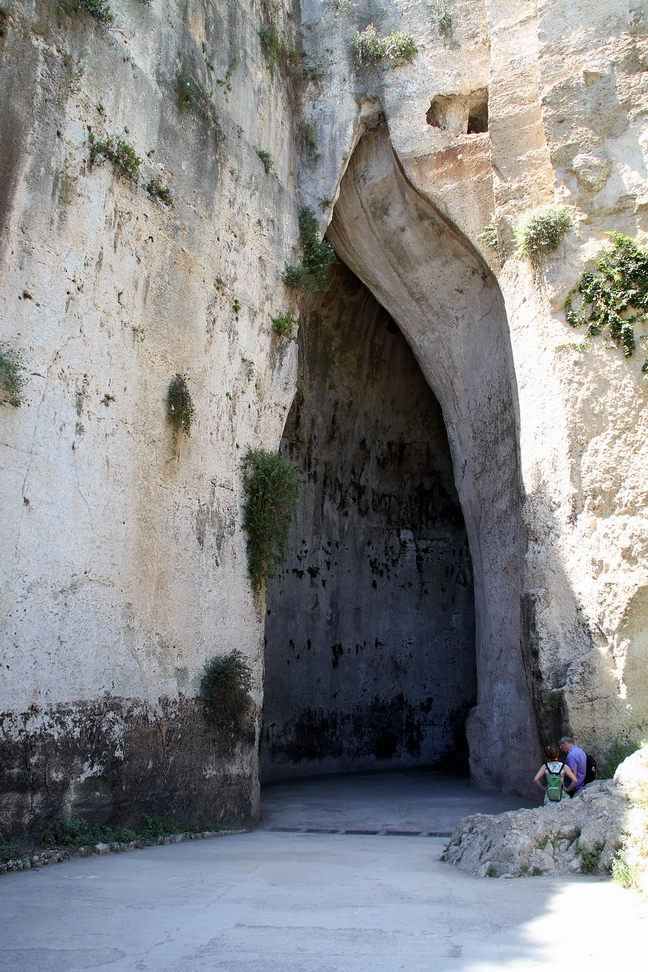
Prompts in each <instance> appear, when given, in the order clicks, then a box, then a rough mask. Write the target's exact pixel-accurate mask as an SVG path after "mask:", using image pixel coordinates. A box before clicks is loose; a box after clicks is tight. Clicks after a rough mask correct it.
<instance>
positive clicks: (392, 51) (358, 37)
mask: <svg viewBox="0 0 648 972" xmlns="http://www.w3.org/2000/svg"><path fill="white" fill-rule="evenodd" d="M350 43H351V47H352V48H353V53H354V56H355V60H356V64H358V66H360V67H366V66H368V65H371V64H377V63H378V62H379V61H382V60H384V59H385V58H389V59H390V60H392V61H407V62H408V63H411V62H412V61H413V60H414V58H415V57H416V55H417V54H418V48H417V46H416V43H415V41H414V38H413V37H412V35H411V34H406V33H404V32H403V31H392V33H391V34H387V36H386V37H381V36H380V34H379V33H378V31H377V30H376V28H375V27H374V25H373V24H369V26H368V27H366V28H365V30H363V31H359V30H357V31H356V32H355V35H354V37H353V40H352V41H351V42H350Z"/></svg>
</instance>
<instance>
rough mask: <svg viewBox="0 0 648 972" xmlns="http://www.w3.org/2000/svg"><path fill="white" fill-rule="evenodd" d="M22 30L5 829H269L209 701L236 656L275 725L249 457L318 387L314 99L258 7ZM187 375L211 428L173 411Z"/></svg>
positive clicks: (16, 75)
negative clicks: (280, 64) (292, 305)
mask: <svg viewBox="0 0 648 972" xmlns="http://www.w3.org/2000/svg"><path fill="white" fill-rule="evenodd" d="M7 10H8V16H7V18H6V21H5V23H4V36H3V38H2V39H1V40H0V43H1V44H2V85H3V89H2V90H3V94H2V97H3V104H4V105H5V106H6V108H5V110H4V111H3V113H2V118H1V124H2V133H1V135H0V144H2V151H3V161H2V173H3V177H2V182H3V207H2V214H3V215H2V244H1V251H0V260H1V261H2V274H1V276H2V321H3V338H4V339H5V340H6V341H8V342H9V343H10V344H11V346H13V347H17V348H19V349H21V351H22V356H23V360H24V363H25V367H26V369H27V372H26V373H27V374H28V383H27V385H26V387H25V392H24V402H23V406H22V407H21V408H16V409H11V408H9V407H4V408H2V409H1V410H0V411H1V414H0V421H1V423H2V426H1V428H2V432H1V440H2V466H3V500H2V507H3V517H2V527H1V529H2V551H3V558H2V572H3V574H2V582H1V584H0V587H1V590H2V606H3V611H2V614H3V655H2V668H1V669H0V672H1V687H0V692H1V694H0V698H1V702H0V711H1V712H2V713H3V716H2V718H3V734H2V740H3V741H2V746H3V764H4V769H5V775H4V779H3V784H2V786H3V819H4V821H5V824H3V829H5V828H7V829H12V828H16V829H17V830H20V829H21V828H23V827H29V826H31V825H32V824H33V823H34V821H37V823H40V822H41V821H42V819H43V818H45V819H47V818H48V817H51V816H52V815H54V814H57V813H60V812H63V811H65V812H70V813H76V812H80V810H81V809H84V810H85V811H87V810H88V809H89V808H90V805H91V803H92V801H90V800H89V799H87V795H88V794H90V793H96V794H98V796H97V797H96V800H95V803H96V812H97V813H99V814H103V813H104V810H105V808H106V806H109V807H112V810H111V813H110V814H109V816H110V818H111V820H113V821H115V822H117V821H119V820H122V819H125V818H126V817H128V818H132V816H133V813H134V809H133V808H135V809H136V810H137V809H146V808H148V810H149V812H151V811H152V810H155V812H157V813H162V814H164V815H166V816H168V815H172V816H173V817H175V818H176V819H177V820H178V822H185V821H186V822H189V821H191V820H194V822H196V823H199V822H200V823H203V824H205V825H207V824H210V823H217V822H218V821H219V819H221V818H223V819H226V818H239V819H249V818H250V817H254V816H255V815H256V813H257V812H258V773H257V765H258V755H257V742H256V737H257V721H258V720H257V717H256V716H255V718H254V719H253V722H252V724H251V726H250V727H249V731H248V732H247V736H246V737H245V738H243V739H242V740H241V741H240V742H239V743H237V745H236V746H234V747H232V746H231V745H230V741H229V739H227V738H219V737H218V735H217V734H216V735H215V734H214V732H213V730H211V729H209V727H208V726H207V725H206V723H205V720H204V713H203V711H202V707H201V705H200V703H198V702H197V701H196V695H197V690H198V683H199V679H200V675H201V672H202V669H203V665H204V662H205V661H206V660H207V659H209V658H211V657H213V656H214V655H219V654H222V653H223V652H226V651H229V650H231V649H234V648H236V649H239V650H241V651H242V652H243V654H244V655H245V657H246V658H247V660H248V661H249V663H250V665H251V666H252V668H253V673H254V698H255V706H256V710H257V711H258V710H259V708H260V702H261V695H262V668H263V656H262V637H263V634H262V612H263V609H262V606H261V605H260V603H259V602H258V599H257V600H256V601H255V599H254V597H253V594H252V591H251V589H250V585H249V583H248V580H247V568H246V553H245V540H244V535H243V534H242V531H241V527H240V502H241V500H240V477H239V463H240V458H241V456H242V454H243V452H244V451H245V449H246V447H247V446H250V445H251V446H254V445H257V444H258V443H260V442H263V443H264V444H265V445H266V446H267V447H276V446H277V445H278V443H279V439H280V435H281V430H282V428H283V425H284V422H285V416H286V412H287V408H288V406H289V404H290V401H291V399H292V394H293V382H294V377H295V367H296V360H297V356H296V346H295V345H294V344H293V343H292V342H290V341H287V340H283V341H282V340H279V339H277V337H276V336H275V335H274V333H273V331H272V328H271V318H272V316H274V315H275V314H277V313H279V312H280V311H282V310H284V307H285V305H286V302H287V301H288V295H287V294H285V293H284V291H283V288H282V287H281V285H280V284H279V285H278V280H279V275H280V273H281V270H282V269H283V266H284V263H285V262H286V260H287V259H289V258H291V257H292V247H293V244H294V241H295V239H296V235H297V225H296V214H297V207H296V204H295V201H294V199H293V196H292V194H291V192H290V189H289V182H290V176H289V171H290V168H291V165H292V143H291V141H290V139H288V140H287V141H285V140H284V139H283V137H282V127H283V126H285V127H286V128H287V130H288V131H289V130H290V125H291V118H292V114H291V107H290V97H289V95H288V94H287V93H286V90H285V85H284V83H283V79H282V78H281V77H274V78H273V76H272V74H271V73H270V71H269V70H268V68H267V65H266V61H265V58H264V55H263V53H262V50H261V45H260V39H259V37H258V33H257V30H258V28H260V27H261V25H262V18H261V15H260V13H259V12H258V11H256V10H254V9H253V8H252V7H246V6H243V7H240V6H238V5H231V7H230V6H229V5H228V4H226V3H225V4H220V5H219V4H211V3H210V4H206V5H199V6H196V5H195V4H193V3H191V4H189V3H186V4H185V3H180V4H176V3H169V4H167V3H159V4H158V3H155V4H152V5H150V6H149V5H144V4H142V3H139V2H136V0H132V2H131V0H127V2H123V3H119V4H114V14H115V22H114V24H113V25H112V27H109V26H104V27H102V26H101V25H100V24H98V23H97V22H96V20H94V19H93V18H92V17H90V16H89V15H88V14H87V12H85V10H84V9H83V8H82V7H81V6H79V5H75V4H70V5H68V6H67V12H66V6H65V5H64V6H61V5H59V4H57V3H56V2H55V0H51V2H48V0H45V2H38V3H13V4H10V5H9V6H8V7H7ZM242 51H245V52H246V54H245V57H240V58H238V55H239V54H241V52H242ZM228 71H229V76H228ZM179 78H189V79H191V81H190V83H191V84H192V85H193V89H192V90H193V91H194V93H195V101H194V103H193V104H189V105H187V106H186V107H185V108H184V110H183V109H181V107H180V105H179V92H178V79H179ZM226 78H227V81H226V80H225V79H226ZM217 79H220V80H221V81H222V82H223V84H220V85H219V84H218V83H217ZM230 84H231V90H230V87H229V85H230ZM235 88H236V90H237V92H238V94H237V96H236V97H234V96H233V92H234V90H235ZM243 91H245V92H246V96H245V97H241V96H240V95H241V92H243ZM90 130H91V131H92V133H93V134H94V135H95V137H96V139H97V141H99V142H101V141H103V140H105V139H106V138H109V137H119V138H121V139H123V140H124V142H125V143H126V144H127V145H129V146H131V147H132V148H133V150H134V152H135V153H136V154H137V156H139V158H141V159H142V160H143V161H142V164H141V166H140V171H139V173H138V175H137V177H136V178H129V177H127V176H124V175H123V174H122V173H121V172H120V171H119V169H118V168H117V167H116V166H114V165H112V164H111V163H110V162H109V161H106V160H102V157H101V156H99V157H98V158H97V160H96V161H95V164H93V165H91V164H90V147H91V146H90V144H89V142H88V136H89V131H90ZM255 146H256V147H258V148H259V149H265V150H266V151H268V152H269V153H271V155H272V156H273V158H274V160H275V162H274V169H272V170H270V171H268V172H266V170H265V166H264V164H263V162H262V160H261V159H260V157H259V156H258V155H257V152H256V150H255ZM151 179H153V180H155V181H157V182H158V183H159V184H160V185H163V186H165V187H168V188H169V190H170V193H171V196H172V199H173V205H172V206H168V205H165V204H164V202H163V201H161V200H160V199H159V198H157V197H156V196H155V195H151V194H150V193H148V192H147V191H146V190H145V189H144V188H143V183H146V182H148V181H149V180H151ZM177 373H180V374H183V375H185V378H186V382H187V386H188V388H189V391H190V394H191V396H192V399H193V403H194V406H195V418H194V422H193V427H192V428H191V435H190V436H186V435H183V434H179V435H174V432H173V429H172V428H171V427H170V426H169V424H168V423H167V421H166V417H165V402H166V395H167V389H168V386H169V383H170V381H171V380H172V379H173V378H174V376H175V375H176V374H177Z"/></svg>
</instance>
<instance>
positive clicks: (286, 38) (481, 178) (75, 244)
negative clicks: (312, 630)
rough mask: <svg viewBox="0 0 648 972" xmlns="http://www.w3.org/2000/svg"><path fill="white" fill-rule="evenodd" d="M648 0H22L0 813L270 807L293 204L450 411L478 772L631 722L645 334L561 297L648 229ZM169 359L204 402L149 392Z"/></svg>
mask: <svg viewBox="0 0 648 972" xmlns="http://www.w3.org/2000/svg"><path fill="white" fill-rule="evenodd" d="M644 6H645V5H644V4H642V3H640V2H638V0H637V2H632V0H614V2H610V0H593V2H592V0H588V2H587V3H586V2H577V0H538V2H535V0H486V2H485V3H483V4H482V3H475V2H474V0H452V2H451V3H450V4H449V9H450V12H451V19H452V29H451V31H450V32H449V33H442V32H441V31H440V30H439V25H438V22H437V21H435V19H434V17H433V16H432V12H431V9H430V7H429V6H428V4H426V3H422V2H417V3H415V2H411V0H403V2H400V3H397V4H390V5H380V4H377V3H372V2H369V0H368V2H361V3H359V4H353V5H349V4H345V3H342V2H339V3H336V2H335V0H332V2H331V3H321V2H319V0H304V2H303V3H302V5H301V7H300V8H298V7H297V6H296V5H295V6H294V7H293V6H292V5H291V4H287V3H286V4H282V3H280V4H278V5H269V4H260V5H257V4H255V3H254V2H252V0H250V2H247V0H243V2H240V3H238V2H234V0H215V2H212V0H204V2H201V3H194V2H189V0H177V2H174V0H151V3H150V4H147V3H142V2H140V0H114V2H113V3H112V4H111V7H112V12H113V14H114V17H115V19H114V21H113V23H112V24H105V25H102V24H100V23H99V22H98V21H97V20H96V18H94V17H92V16H90V15H89V14H88V12H87V10H86V8H85V7H84V6H83V4H81V3H78V2H76V0H69V2H68V0H66V2H65V3H64V2H62V0H61V2H57V0H39V2H35V0H34V2H29V0H6V2H5V3H4V4H3V13H2V15H1V16H0V28H1V31H2V36H0V58H1V60H0V90H1V91H2V100H3V112H2V114H1V115H0V172H1V174H2V185H1V190H2V191H1V193H0V232H1V238H0V262H1V267H2V272H1V274H0V293H1V303H0V314H1V319H2V335H1V339H2V341H3V342H5V344H6V346H8V347H10V348H14V349H17V350H19V351H20V352H21V354H22V358H23V361H24V364H25V367H26V371H25V375H26V376H27V378H28V381H27V384H26V386H25V389H24V392H23V405H22V407H21V408H11V407H10V406H6V405H5V406H2V407H1V408H0V443H1V448H2V468H3V478H2V487H1V488H2V509H3V517H2V527H1V529H2V568H1V569H2V580H1V583H0V587H1V591H2V594H1V597H2V607H3V611H2V630H3V635H2V645H3V649H2V651H3V654H2V668H0V673H1V676H2V677H1V680H0V708H1V709H2V713H3V715H2V718H3V740H4V743H3V745H5V746H6V747H7V749H6V759H5V766H6V767H7V769H8V772H7V774H6V776H5V780H4V782H3V784H2V786H3V794H4V795H3V801H4V802H3V808H4V810H5V816H6V819H7V820H9V821H10V825H9V829H11V828H12V827H13V828H14V829H15V830H16V831H19V830H20V829H21V828H24V827H30V826H37V824H36V823H35V822H34V821H36V820H37V819H38V820H43V819H47V818H48V817H51V816H52V815H53V814H56V813H59V812H67V813H74V812H80V810H84V812H86V811H87V812H88V813H90V812H95V813H96V814H98V815H99V816H100V817H102V819H115V820H116V819H126V818H127V817H128V814H129V813H131V814H132V813H133V812H135V811H133V809H132V808H133V807H136V808H137V807H139V808H140V809H148V810H152V811H155V812H163V811H164V812H169V813H173V814H174V815H176V817H177V819H178V820H179V821H182V820H186V821H191V820H193V821H195V822H200V821H204V822H208V821H213V820H214V819H218V818H225V817H226V816H229V817H239V818H241V817H246V816H247V817H249V816H254V814H255V813H256V812H257V806H258V769H257V762H258V757H257V741H258V733H259V718H260V706H261V702H262V691H263V650H262V649H263V638H264V605H263V603H262V599H259V598H255V596H254V595H253V593H252V591H251V588H250V585H249V582H248V579H247V571H246V557H245V538H244V535H243V533H242V530H241V516H240V506H241V485H240V474H239V473H240V468H239V467H240V457H241V454H242V453H243V451H244V450H245V448H246V447H247V446H250V445H251V446H256V445H260V444H261V445H264V446H265V447H266V448H273V449H274V448H277V447H278V446H279V443H280V440H281V436H282V433H283V430H284V426H285V423H286V418H287V415H288V410H289V408H290V406H291V403H292V401H293V396H294V393H295V383H296V379H297V373H298V372H297V369H298V348H297V343H296V341H294V340H291V339H289V338H281V337H278V336H277V335H275V334H274V333H273V331H272V328H271V319H272V317H274V316H276V315H277V314H279V313H283V312H285V311H286V310H288V309H292V310H293V311H295V312H297V310H298V307H297V303H296V295H295V292H294V291H293V290H290V289H288V288H286V287H285V285H284V284H283V283H282V279H281V275H282V271H283V268H284V266H285V264H286V263H287V262H295V261H296V260H297V259H298V255H299V254H298V249H297V242H298V226H297V213H298V207H299V205H309V206H311V207H312V208H313V210H314V211H315V212H316V213H317V215H318V217H320V229H321V232H322V233H323V232H324V231H325V230H326V228H327V226H329V224H330V238H331V240H332V241H333V243H334V245H335V247H336V249H337V250H338V253H339V255H340V257H341V258H342V260H343V261H344V262H345V263H347V264H348V266H349V267H350V268H351V270H353V272H354V273H355V274H356V275H357V276H358V277H359V278H360V280H361V281H362V282H363V284H364V285H366V287H368V289H369V290H370V291H371V292H372V294H373V295H374V297H375V298H376V299H377V300H378V302H379V303H380V304H382V306H383V307H384V308H385V309H386V311H387V312H388V313H389V314H390V315H391V317H392V318H393V320H394V321H395V323H396V324H397V325H398V327H399V328H400V330H401V331H402V333H403V334H404V335H405V337H406V339H407V341H408V343H409V344H410V347H411V348H412V351H413V353H414V355H415V357H416V359H417V360H418V364H419V366H420V368H421V371H422V373H423V375H424V376H425V379H426V380H427V382H428V383H429V385H430V386H431V388H432V391H433V392H434V394H435V395H436V397H437V398H438V401H439V404H440V407H441V411H442V413H443V418H444V422H445V425H446V429H447V433H448V440H449V446H450V453H451V456H452V462H453V469H454V480H455V486H456V490H457V495H458V498H459V502H460V504H461V508H462V512H463V518H464V521H465V526H466V532H467V536H468V542H469V545H470V555H471V560H472V567H473V572H474V585H475V598H474V600H475V603H474V610H475V617H476V635H475V637H476V672H477V686H478V687H477V706H476V708H475V709H474V710H473V713H472V715H471V717H470V719H469V723H468V733H469V742H470V748H471V765H472V771H473V775H474V778H475V780H476V781H477V782H479V783H481V784H485V785H501V786H504V787H506V788H509V789H511V788H512V789H519V788H520V787H521V786H523V784H522V782H521V781H522V779H523V777H524V774H525V772H526V766H527V765H531V766H533V765H535V761H536V751H537V746H538V733H537V729H536V727H539V731H540V737H544V736H546V735H550V734H553V733H554V732H556V731H559V730H560V729H562V728H564V727H570V728H571V730H572V732H573V733H574V734H575V735H576V736H577V737H578V739H579V741H580V742H581V743H582V744H584V745H585V746H586V747H587V748H595V749H598V750H599V751H601V750H604V749H606V748H607V747H609V745H610V744H611V742H612V741H613V740H614V739H616V738H619V737H622V738H623V737H631V738H637V737H640V736H641V735H642V733H644V734H645V729H646V725H647V724H648V684H647V680H648V676H647V675H646V671H647V666H646V662H647V661H648V657H647V656H648V628H647V625H648V594H647V591H648V556H647V554H648V550H647V548H646V542H647V541H646V536H648V531H647V530H646V514H645V508H646V477H645V469H646V467H647V465H648V463H647V460H648V456H647V450H648V446H647V445H646V443H647V442H648V436H647V435H646V422H647V414H648V413H647V410H646V387H647V382H646V379H645V378H644V377H642V375H641V370H640V369H641V362H642V360H643V357H645V355H643V354H641V353H637V355H636V356H635V357H633V358H631V359H624V358H623V356H622V354H621V352H620V351H619V350H618V349H616V348H610V347H607V346H606V343H605V341H604V339H602V338H597V339H594V340H592V341H590V342H585V341H584V340H583V339H582V337H581V335H580V334H578V333H577V332H574V331H573V330H572V329H571V328H570V327H569V326H568V325H567V324H566V323H565V318H564V300H565V296H566V295H567V293H568V292H569V290H570V289H571V288H572V287H573V286H574V285H575V284H576V283H577V281H578V279H579V278H580V275H581V273H582V271H583V269H587V268H591V267H593V266H594V264H595V261H596V258H597V256H598V254H599V253H600V251H601V248H602V246H603V245H604V243H605V241H606V239H607V237H606V235H605V234H606V233H607V232H609V231H616V232H622V233H626V234H628V235H629V236H632V237H633V238H635V239H637V240H638V241H639V242H641V241H642V240H645V234H646V233H647V232H648V224H647V219H648V215H647V213H648V210H647V201H648V194H647V193H648V189H647V186H648V182H647V181H646V164H647V159H646V155H647V153H648V61H647V55H648V22H647V19H646V11H645V9H644ZM368 23H374V24H375V26H376V27H377V29H378V30H379V31H380V32H381V33H382V34H383V35H385V34H388V33H389V32H390V31H392V30H401V31H409V32H411V33H412V34H413V36H414V37H415V40H416V42H417V46H418V49H419V51H418V54H417V56H416V58H415V60H414V62H413V63H412V64H407V63H398V62H396V63H390V62H389V61H381V62H379V63H378V64H376V65H375V66H371V67H366V68H357V67H356V66H355V65H354V63H353V56H352V50H351V48H350V46H349V41H350V40H351V39H352V37H353V35H354V32H355V31H356V30H357V29H363V28H364V27H365V26H366V25H367V24H368ZM260 30H261V31H262V34H263V37H264V38H265V50H264V45H263V44H262V37H261V36H260V34H259V31H260ZM274 37H276V38H278V43H276V44H275V43H274V41H273V38H274ZM295 47H296V48H299V49H301V47H303V50H304V52H305V58H304V60H302V61H301V62H300V64H297V63H296V58H295V57H294V56H292V54H291V52H292V50H293V49H294V48H295ZM90 134H92V135H93V136H94V138H95V143H94V144H95V146H96V145H97V143H104V144H105V140H106V139H108V138H112V139H113V145H115V142H116V139H122V140H123V142H124V143H126V144H127V145H128V146H130V147H132V149H133V152H134V153H135V154H136V155H137V156H138V157H139V158H140V159H141V160H142V162H141V165H140V166H139V171H138V174H137V176H136V177H130V176H129V175H128V173H126V174H124V173H123V172H122V171H120V170H119V168H118V167H117V166H115V165H114V164H113V163H111V162H110V161H109V160H108V159H107V158H106V157H105V154H104V155H102V154H101V153H98V154H97V153H95V160H94V164H91V154H92V145H91V142H90V141H89V135H90ZM259 152H260V153H261V155H259V154H258V153H259ZM145 185H148V187H149V191H147V190H146V189H145V188H143V187H144V186H145ZM156 185H157V187H158V189H159V187H162V188H168V190H169V191H170V194H171V196H172V199H173V205H172V206H169V205H166V204H165V202H164V201H163V198H161V197H160V194H159V192H158V191H157V190H156V188H155V187H156ZM156 193H157V194H156ZM554 201H556V202H560V203H563V204H567V205H569V206H571V207H572V212H573V215H574V228H573V229H572V231H571V232H570V233H569V235H568V236H567V237H566V238H565V240H564V242H563V243H561V245H560V248H559V250H558V251H557V252H556V254H554V255H551V256H548V257H547V258H546V259H545V260H544V262H543V263H542V265H541V266H540V267H538V268H536V269H532V268H530V267H529V266H528V264H526V263H525V262H524V261H522V260H520V259H519V258H518V257H517V256H516V254H515V252H514V246H513V227H514V224H515V222H516V220H517V219H518V218H519V216H520V215H521V214H522V213H523V212H525V211H526V210H527V209H529V208H530V207H533V206H535V205H537V204H540V203H546V202H554ZM487 226H493V227H495V230H496V233H497V238H498V244H499V245H498V250H497V251H495V250H492V249H488V248H486V247H485V245H484V242H483V237H482V235H481V234H482V233H483V232H484V230H485V229H486V227H487ZM300 330H301V335H300V341H301V342H302V344H303V342H304V340H306V338H307V337H308V324H307V323H306V317H305V316H304V323H303V324H302V327H301V329H300ZM637 333H638V336H639V338H640V350H641V341H642V340H644V339H645V337H646V329H645V327H643V326H642V327H640V328H638V331H637ZM303 354H304V350H303V348H302V355H303ZM176 374H182V375H184V376H185V380H186V382H187V386H188V388H189V390H190V393H191V396H192V399H193V402H194V404H195V409H196V411H195V419H194V423H193V426H192V429H191V436H190V437H187V436H184V435H174V434H173V431H172V429H171V428H170V427H169V425H168V424H167V422H166V420H165V397H166V392H167V388H168V385H169V382H170V381H171V380H172V379H173V377H174V376H175V375H176ZM331 643H332V644H333V643H335V642H331ZM329 647H330V646H329ZM232 648H238V649H240V650H241V651H243V653H244V654H245V656H246V657H247V659H248V660H249V662H250V664H251V665H252V667H253V670H254V675H255V685H254V696H255V702H256V706H257V709H256V711H255V714H254V716H253V718H252V721H251V723H250V726H249V727H248V732H247V736H246V737H244V738H243V739H242V740H241V741H240V742H238V743H237V744H236V745H235V746H234V747H232V746H231V745H230V744H229V742H228V741H227V740H223V739H220V738H218V736H217V735H214V733H213V731H212V730H211V729H210V728H209V727H208V726H206V725H205V723H204V719H203V715H202V711H201V709H200V705H199V703H197V702H196V700H195V697H196V693H197V688H198V681H199V677H200V673H201V670H202V667H203V664H204V662H205V660H207V659H208V658H210V657H212V656H213V655H215V654H220V653H222V652H224V651H227V650H230V649H232ZM498 753H502V754H504V753H506V754H507V756H508V759H506V760H504V759H503V758H502V759H500V757H499V756H498V755H497V754H498ZM134 754H137V758H135V755H134ZM93 808H94V810H93ZM129 808H130V809H129Z"/></svg>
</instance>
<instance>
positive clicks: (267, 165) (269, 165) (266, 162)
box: [254, 148, 274, 173]
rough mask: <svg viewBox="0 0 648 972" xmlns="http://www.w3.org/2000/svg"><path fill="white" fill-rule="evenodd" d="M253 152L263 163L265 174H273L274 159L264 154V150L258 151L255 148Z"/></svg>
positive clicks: (267, 153) (266, 153) (268, 154)
mask: <svg viewBox="0 0 648 972" xmlns="http://www.w3.org/2000/svg"><path fill="white" fill-rule="evenodd" d="M254 151H255V152H256V154H257V155H258V156H259V158H260V159H261V161H262V162H263V168H264V169H265V170H266V172H267V173H270V172H274V159H273V158H272V156H271V155H270V153H269V152H266V150H265V149H258V148H255V149H254Z"/></svg>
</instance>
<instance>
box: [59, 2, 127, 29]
mask: <svg viewBox="0 0 648 972" xmlns="http://www.w3.org/2000/svg"><path fill="white" fill-rule="evenodd" d="M59 5H60V6H61V7H62V8H63V10H65V12H66V13H67V14H69V15H73V14H79V13H81V12H82V11H84V12H85V13H87V14H90V16H91V17H94V19H95V20H96V21H97V23H99V24H101V25H102V26H103V27H109V26H110V25H111V24H112V23H114V21H115V15H114V13H113V12H112V10H111V9H110V4H109V3H108V0H59Z"/></svg>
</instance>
